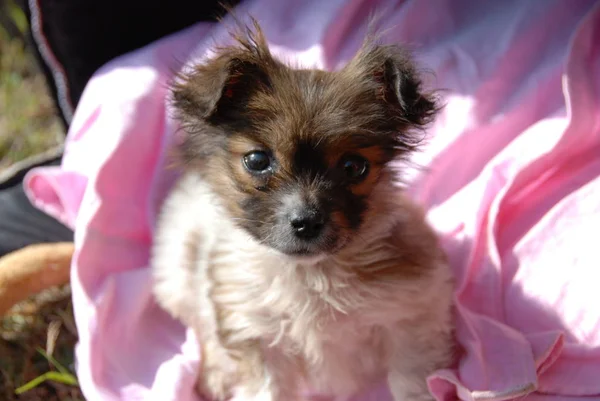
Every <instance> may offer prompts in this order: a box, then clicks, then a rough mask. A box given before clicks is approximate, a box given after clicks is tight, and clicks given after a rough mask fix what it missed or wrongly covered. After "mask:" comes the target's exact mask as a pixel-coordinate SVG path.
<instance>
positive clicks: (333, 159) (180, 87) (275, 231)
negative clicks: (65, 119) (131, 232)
mask: <svg viewBox="0 0 600 401" xmlns="http://www.w3.org/2000/svg"><path fill="white" fill-rule="evenodd" d="M237 40H238V45H237V46H234V47H230V48H225V49H222V50H221V52H220V53H219V55H218V56H217V57H216V58H214V59H212V60H211V61H209V62H208V63H206V64H204V65H200V66H197V67H196V68H195V69H194V70H193V71H192V72H191V73H189V74H188V75H186V76H184V77H182V78H183V79H182V80H181V81H180V82H179V83H178V84H176V86H175V88H174V100H175V103H174V104H175V108H176V110H177V111H178V113H179V117H180V119H181V121H182V123H183V128H184V129H185V131H186V134H187V135H186V140H185V141H184V144H183V146H182V149H181V150H182V152H183V156H184V158H185V160H186V162H187V166H188V168H192V169H197V171H198V173H199V174H202V175H203V177H204V178H205V179H206V180H207V181H208V182H210V183H211V185H212V186H213V188H214V191H215V193H217V194H219V195H220V196H221V197H222V200H223V201H224V204H225V205H226V207H227V208H228V210H229V213H230V215H231V218H232V219H234V221H235V222H236V224H237V225H239V226H240V227H242V228H243V229H245V230H246V231H247V232H248V233H250V234H251V235H252V236H253V237H254V238H255V239H257V240H258V241H260V242H261V243H263V244H266V245H268V246H270V247H272V248H274V249H276V250H277V251H279V252H282V253H284V254H288V255H292V256H318V255H322V254H327V253H334V252H336V251H338V250H339V249H341V248H343V247H344V245H345V244H346V243H347V242H348V241H349V240H350V239H352V238H353V237H355V236H357V235H358V236H360V231H361V226H362V223H363V222H364V220H365V218H367V216H368V214H369V211H370V210H371V205H372V204H373V202H374V201H376V199H373V197H374V196H376V195H374V192H373V189H374V187H375V185H376V184H378V183H379V182H380V180H384V179H385V180H389V179H390V178H389V177H390V175H389V174H387V173H386V171H387V170H386V167H387V165H388V163H389V162H390V161H392V160H393V159H395V158H398V157H401V156H403V155H405V154H406V153H407V152H409V151H411V150H412V149H413V146H414V144H415V140H414V138H411V135H410V132H411V129H412V128H414V127H416V126H421V125H423V124H425V123H426V122H427V121H428V120H429V118H430V117H431V116H432V115H433V114H434V111H435V105H434V102H433V100H432V99H431V98H430V97H428V96H427V95H425V94H423V93H420V81H419V79H418V78H417V76H416V74H415V71H414V68H413V66H412V64H411V61H410V59H409V58H408V56H407V55H406V54H405V53H404V52H402V51H401V50H400V49H398V48H396V47H391V46H387V47H383V46H372V45H367V46H365V47H364V48H363V49H362V50H361V51H360V52H359V53H358V54H357V56H356V57H355V58H354V59H353V60H352V61H351V62H350V63H349V64H348V65H347V66H346V67H345V68H344V69H342V70H340V71H337V72H324V71H317V70H295V69H290V68H288V67H286V66H285V65H283V64H282V63H280V62H278V61H276V60H275V59H273V58H272V56H271V55H270V53H269V51H268V48H267V45H266V43H265V40H264V38H263V36H262V34H261V32H260V29H259V28H258V27H256V33H254V34H252V35H251V36H250V37H248V38H237Z"/></svg>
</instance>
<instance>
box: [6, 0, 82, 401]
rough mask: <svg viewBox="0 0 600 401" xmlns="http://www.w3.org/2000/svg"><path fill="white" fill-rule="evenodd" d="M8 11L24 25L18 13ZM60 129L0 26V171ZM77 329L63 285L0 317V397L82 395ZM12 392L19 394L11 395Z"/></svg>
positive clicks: (37, 78)
mask: <svg viewBox="0 0 600 401" xmlns="http://www.w3.org/2000/svg"><path fill="white" fill-rule="evenodd" d="M2 5H3V3H2V0H0V14H1V13H4V12H7V11H8V12H7V13H6V14H4V15H10V17H11V18H12V20H13V21H14V23H15V24H14V25H15V26H17V27H18V28H19V29H20V30H22V31H24V29H25V28H26V25H25V24H26V19H25V17H24V15H23V14H22V13H21V12H20V10H18V9H17V8H16V7H14V4H13V3H10V2H9V3H5V6H7V7H8V8H7V9H2ZM63 136H64V135H63V128H62V125H61V123H60V121H59V119H58V118H57V115H56V110H55V109H54V106H53V103H52V100H51V99H50V97H49V96H48V92H47V88H46V83H45V81H44V78H43V76H42V75H41V74H40V72H39V70H38V68H37V65H36V63H35V60H34V58H33V57H32V55H31V54H29V53H28V51H27V49H26V48H25V45H24V43H23V42H22V41H21V40H19V38H15V37H9V35H8V33H7V32H6V30H3V29H2V26H0V171H1V170H2V169H3V168H6V167H8V166H10V165H11V164H12V163H14V162H16V161H19V160H21V159H23V158H26V157H28V156H32V155H34V154H37V153H39V152H43V151H45V150H48V149H49V148H51V147H54V146H56V145H58V144H60V143H61V141H62V140H63ZM76 341H77V330H76V328H75V323H74V320H73V308H72V305H71V298H70V288H69V287H68V286H65V287H62V288H54V289H51V290H48V291H45V292H43V293H41V294H38V295H36V296H34V297H32V298H31V299H28V300H26V301H24V302H22V303H20V304H19V305H16V306H15V307H14V308H13V309H12V310H11V311H9V313H8V314H7V315H5V316H4V317H2V318H1V319H0V400H3V401H16V400H19V401H42V400H44V401H47V400H48V401H71V400H72V401H79V400H83V399H84V398H83V396H82V395H81V391H80V390H79V388H78V386H77V379H76V378H75V376H74V375H73V360H74V357H73V347H74V345H75V343H76ZM17 393H19V394H17Z"/></svg>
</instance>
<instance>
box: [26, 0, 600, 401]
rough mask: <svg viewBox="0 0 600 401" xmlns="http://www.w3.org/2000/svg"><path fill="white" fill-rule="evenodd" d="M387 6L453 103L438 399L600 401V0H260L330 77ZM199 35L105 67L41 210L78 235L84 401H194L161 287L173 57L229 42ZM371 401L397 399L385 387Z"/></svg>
mask: <svg viewBox="0 0 600 401" xmlns="http://www.w3.org/2000/svg"><path fill="white" fill-rule="evenodd" d="M376 10H379V12H380V14H381V15H382V18H381V25H382V28H384V29H388V36H387V37H386V40H388V41H400V42H405V43H409V44H411V45H412V46H413V47H415V48H416V49H417V50H418V57H419V59H420V61H421V63H422V64H424V65H425V66H427V67H428V68H429V69H431V70H432V71H433V72H434V73H435V74H432V75H431V76H429V78H428V79H429V81H430V82H429V84H430V85H434V86H436V87H441V88H444V89H445V92H443V95H444V99H445V103H446V107H445V109H444V111H443V112H442V114H441V116H440V117H439V119H438V120H437V122H436V123H435V124H434V125H433V126H432V128H431V130H430V133H431V136H432V139H431V141H430V142H429V144H428V145H427V147H426V148H425V149H424V150H423V152H421V153H420V154H418V155H417V157H416V162H417V163H419V164H420V165H422V166H425V167H426V168H422V169H418V170H417V171H416V172H415V173H414V174H413V175H412V176H411V185H410V191H411V193H412V194H413V195H414V197H415V198H416V199H417V200H418V201H420V202H422V203H423V204H424V205H425V206H426V207H427V208H428V211H429V214H428V216H429V219H430V221H431V223H432V224H433V225H434V226H435V228H436V229H437V230H438V231H439V233H440V236H441V237H442V239H443V242H444V245H445V247H446V249H447V251H448V253H449V255H450V258H451V262H452V267H453V269H454V272H455V274H456V277H457V280H458V287H457V289H456V300H457V303H458V315H457V322H456V323H457V325H458V339H459V341H460V343H461V345H462V346H463V348H464V352H463V353H462V355H461V357H460V360H459V363H458V365H457V366H456V368H455V369H452V370H444V371H439V372H437V373H436V374H434V375H433V376H432V377H430V380H429V385H430V388H431V391H432V392H433V393H434V394H435V396H436V397H437V399H438V400H439V401H442V400H455V399H461V400H483V399H485V400H505V399H512V398H515V397H521V396H526V397H527V399H528V400H542V399H543V400H574V399H576V398H585V399H586V400H592V399H594V400H600V298H599V297H598V292H599V288H600V243H599V242H598V241H599V232H600V4H597V3H595V2H594V1H584V0H578V1H559V0H558V1H550V0H548V1H524V0H514V1H508V0H504V1H466V0H436V1H434V0H421V1H418V2H417V1H390V0H379V1H375V0H373V1H369V0H329V1H320V0H313V1H306V0H304V1H302V0H290V1H285V2H283V1H279V0H249V1H247V2H246V3H245V4H244V6H243V9H241V10H239V11H238V12H240V13H243V12H245V11H250V12H251V13H252V14H253V15H255V16H256V17H257V18H258V19H259V20H260V21H261V23H262V25H263V27H264V28H265V31H266V34H267V37H268V39H269V42H270V44H271V45H272V48H273V50H274V52H275V54H276V55H277V56H278V57H281V58H283V59H293V60H297V61H298V62H300V63H302V64H303V65H307V66H316V67H320V68H326V69H332V68H336V67H338V66H339V65H340V64H341V63H343V62H344V61H345V60H348V59H349V58H350V57H351V56H352V54H353V52H354V51H355V50H356V49H357V47H358V45H359V44H360V41H361V40H362V37H363V34H364V32H365V27H366V25H367V21H368V18H367V17H368V15H369V13H370V12H371V11H376ZM225 38H226V35H225V30H224V28H223V26H221V25H216V24H208V23H204V24H199V25H197V26H195V27H192V28H190V29H188V30H185V31H183V32H180V33H178V34H176V35H173V36H171V37H168V38H165V39H163V40H161V41H159V42H157V43H155V44H152V45H150V46H148V47H147V48H144V49H142V50H140V51H137V52H135V53H132V54H129V55H127V56H125V57H122V58H120V59H118V60H115V61H114V62H112V63H110V64H109V65H107V66H105V67H104V68H103V69H102V70H100V71H98V72H97V73H96V74H95V76H94V78H93V79H92V80H91V82H90V83H89V86H88V87H87V89H86V91H85V93H84V96H83V99H82V101H81V104H80V105H79V107H78V109H77V112H76V115H75V119H74V121H73V124H72V127H71V130H70V133H69V136H68V140H67V145H66V154H65V158H64V161H63V164H62V166H61V167H60V168H58V167H57V168H42V169H37V170H35V171H33V172H31V173H30V174H29V175H28V177H27V180H26V188H27V191H28V193H29V196H30V197H31V199H32V200H33V202H34V203H35V204H36V205H37V206H38V207H39V208H40V209H42V210H45V211H46V212H47V213H49V214H51V215H54V216H56V217H57V218H59V219H60V220H62V221H63V222H65V223H66V224H67V225H69V226H70V227H73V228H74V229H75V237H76V239H75V242H76V255H75V258H74V262H73V266H72V285H73V298H74V305H75V315H76V321H77V326H78V329H79V335H80V341H79V344H78V346H77V350H76V351H77V374H78V376H79V379H80V382H81V386H82V389H83V391H84V393H85V396H86V397H87V399H88V400H90V401H94V400H142V399H143V400H157V401H168V400H178V401H191V400H196V396H195V395H194V394H193V392H192V384H193V381H194V378H195V375H196V372H197V367H198V354H197V347H196V345H195V341H194V337H193V334H191V333H190V332H189V331H186V330H185V329H184V328H183V327H182V326H181V325H180V324H179V323H177V322H176V321H174V320H172V319H171V318H170V317H169V316H167V314H165V313H164V312H162V311H161V310H160V309H159V308H158V307H157V305H156V304H155V302H154V300H153V299H152V296H151V293H150V286H151V283H150V275H149V271H148V251H149V247H150V244H151V241H152V233H153V228H154V223H155V216H156V212H157V209H158V207H159V205H160V202H161V200H162V199H163V196H164V194H165V191H166V190H167V189H168V188H169V185H170V184H171V183H172V182H173V178H174V175H175V174H176V172H174V171H171V170H168V169H166V168H165V151H166V149H167V148H168V146H169V144H170V143H171V142H172V140H174V139H175V138H174V134H173V133H174V132H175V128H176V126H175V124H174V122H173V121H172V120H171V119H170V117H169V116H170V112H169V110H167V107H166V104H165V94H166V83H167V82H168V80H169V79H170V78H171V76H172V71H173V70H177V69H178V68H179V66H180V64H178V62H177V60H179V61H183V62H189V61H190V60H200V59H202V57H205V56H206V55H207V53H209V49H210V47H211V46H212V45H213V43H214V42H215V41H216V42H220V41H222V40H225ZM356 399H357V400H359V401H366V400H370V399H373V400H374V399H377V400H380V401H387V400H390V397H389V394H388V393H387V391H386V389H385V386H383V385H376V384H374V386H373V389H372V390H371V391H370V392H368V393H367V394H365V395H362V396H357V397H356Z"/></svg>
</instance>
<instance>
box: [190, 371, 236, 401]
mask: <svg viewBox="0 0 600 401" xmlns="http://www.w3.org/2000/svg"><path fill="white" fill-rule="evenodd" d="M236 384H237V375H236V374H231V372H226V371H222V370H217V369H207V370H205V371H203V372H202V373H201V376H200V377H199V378H198V380H197V382H196V391H197V392H198V394H199V395H200V397H201V398H202V400H204V401H227V400H229V399H231V398H232V397H233V395H234V388H235V386H236Z"/></svg>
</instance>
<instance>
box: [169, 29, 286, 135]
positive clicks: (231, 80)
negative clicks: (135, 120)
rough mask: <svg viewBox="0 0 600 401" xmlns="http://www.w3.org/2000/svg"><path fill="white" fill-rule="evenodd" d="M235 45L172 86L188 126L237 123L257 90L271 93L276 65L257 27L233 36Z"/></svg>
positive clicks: (175, 104)
mask: <svg viewBox="0 0 600 401" xmlns="http://www.w3.org/2000/svg"><path fill="white" fill-rule="evenodd" d="M234 39H235V40H236V42H237V43H236V44H235V45H234V46H231V47H226V48H221V49H219V50H218V52H217V53H218V56H217V57H215V58H214V59H212V60H209V61H208V62H207V63H205V64H201V65H198V66H195V67H194V69H193V70H192V71H191V72H189V73H187V74H183V75H181V76H180V77H179V80H178V82H176V83H175V85H174V86H173V100H174V106H175V109H176V110H177V113H178V116H179V117H180V119H181V120H182V122H183V123H184V125H187V126H188V127H189V126H190V125H195V124H197V123H198V122H203V123H205V124H206V123H207V124H209V125H213V126H219V125H224V124H229V123H231V124H235V123H236V122H240V121H239V120H240V117H243V114H244V111H245V110H246V107H245V106H246V105H247V103H248V100H249V99H250V98H251V96H252V95H253V94H255V93H256V91H259V90H269V89H270V87H271V83H270V80H269V69H271V68H274V67H275V66H276V62H275V61H274V59H273V58H272V57H271V54H270V52H269V50H268V47H267V44H266V41H265V39H264V36H263V34H262V32H261V31H260V28H259V27H258V25H255V30H254V32H252V31H250V30H249V29H246V32H245V34H244V35H241V34H240V35H234Z"/></svg>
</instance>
